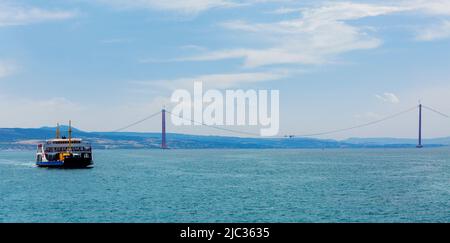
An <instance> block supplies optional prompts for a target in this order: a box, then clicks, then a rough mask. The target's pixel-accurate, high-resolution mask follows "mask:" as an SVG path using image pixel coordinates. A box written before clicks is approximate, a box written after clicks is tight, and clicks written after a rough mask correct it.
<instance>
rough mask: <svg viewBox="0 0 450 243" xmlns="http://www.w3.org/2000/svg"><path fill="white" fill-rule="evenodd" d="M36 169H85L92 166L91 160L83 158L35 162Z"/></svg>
mask: <svg viewBox="0 0 450 243" xmlns="http://www.w3.org/2000/svg"><path fill="white" fill-rule="evenodd" d="M36 165H37V166H38V167H47V168H74V169H76V168H86V167H90V166H92V165H93V163H92V160H90V159H83V158H66V159H65V160H64V161H45V162H44V161H43V162H36Z"/></svg>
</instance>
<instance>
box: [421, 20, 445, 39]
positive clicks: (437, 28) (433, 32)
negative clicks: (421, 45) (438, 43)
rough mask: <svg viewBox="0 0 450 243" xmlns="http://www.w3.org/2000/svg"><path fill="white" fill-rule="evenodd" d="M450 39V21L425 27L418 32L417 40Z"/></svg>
mask: <svg viewBox="0 0 450 243" xmlns="http://www.w3.org/2000/svg"><path fill="white" fill-rule="evenodd" d="M447 38H450V21H442V22H441V23H439V24H437V25H434V26H429V27H424V28H422V29H421V30H419V31H418V33H417V36H416V39H417V40H419V41H433V40H441V39H447Z"/></svg>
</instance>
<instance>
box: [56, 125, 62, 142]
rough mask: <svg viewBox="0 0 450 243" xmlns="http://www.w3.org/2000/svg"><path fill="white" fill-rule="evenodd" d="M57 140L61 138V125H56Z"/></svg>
mask: <svg viewBox="0 0 450 243" xmlns="http://www.w3.org/2000/svg"><path fill="white" fill-rule="evenodd" d="M56 138H57V139H59V138H61V133H60V131H59V123H56Z"/></svg>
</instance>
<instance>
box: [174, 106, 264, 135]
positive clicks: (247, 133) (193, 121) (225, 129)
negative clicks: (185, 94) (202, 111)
mask: <svg viewBox="0 0 450 243" xmlns="http://www.w3.org/2000/svg"><path fill="white" fill-rule="evenodd" d="M166 112H167V113H169V114H171V115H173V116H176V117H179V118H180V119H182V120H185V121H190V122H192V123H196V124H199V125H202V126H206V127H210V128H214V129H217V130H222V131H226V132H232V133H237V134H243V135H250V136H256V137H259V136H261V135H260V134H258V133H251V132H243V131H237V130H233V129H227V128H223V127H217V126H212V125H208V124H206V123H204V122H198V121H195V120H192V119H187V118H184V117H182V116H179V115H175V114H173V113H172V112H170V111H166Z"/></svg>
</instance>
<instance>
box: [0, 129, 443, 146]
mask: <svg viewBox="0 0 450 243" xmlns="http://www.w3.org/2000/svg"><path fill="white" fill-rule="evenodd" d="M67 130H68V129H67V127H65V126H62V127H61V134H62V135H64V134H67ZM54 136H55V128H54V127H42V128H0V149H34V148H35V146H36V144H37V143H39V142H40V141H43V140H45V139H49V138H53V137H54ZM73 136H74V137H78V138H83V139H86V140H88V141H90V142H91V143H92V145H93V146H94V148H101V149H112V148H121V149H129V148H159V146H160V143H161V135H160V133H133V132H118V133H112V132H84V131H81V130H79V129H76V128H74V129H73ZM167 140H168V145H169V147H170V148H174V149H202V148H253V149H269V148H286V149H289V148H364V147H388V148H395V147H414V146H415V144H416V141H415V140H412V139H395V138H367V139H366V138H351V139H347V140H345V141H336V140H323V139H313V138H240V137H222V136H197V135H186V134H172V133H169V134H167ZM425 144H427V145H428V146H442V145H450V138H438V139H432V140H426V141H425Z"/></svg>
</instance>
